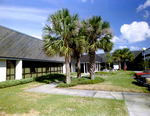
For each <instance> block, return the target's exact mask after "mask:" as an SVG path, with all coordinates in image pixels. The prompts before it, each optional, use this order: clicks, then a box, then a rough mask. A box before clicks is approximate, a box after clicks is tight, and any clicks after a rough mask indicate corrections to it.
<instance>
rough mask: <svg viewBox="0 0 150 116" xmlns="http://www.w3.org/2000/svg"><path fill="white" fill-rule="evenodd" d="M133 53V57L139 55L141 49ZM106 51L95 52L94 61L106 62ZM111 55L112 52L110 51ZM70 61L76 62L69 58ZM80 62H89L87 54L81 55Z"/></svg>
mask: <svg viewBox="0 0 150 116" xmlns="http://www.w3.org/2000/svg"><path fill="white" fill-rule="evenodd" d="M131 52H132V53H133V55H134V58H136V57H138V55H140V53H141V52H142V51H141V50H139V51H131ZM106 54H107V53H102V54H96V56H95V61H98V62H107V57H106ZM111 55H112V53H111ZM71 62H77V60H76V59H74V58H71ZM81 62H89V55H83V56H82V57H81Z"/></svg>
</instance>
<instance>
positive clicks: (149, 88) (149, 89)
mask: <svg viewBox="0 0 150 116" xmlns="http://www.w3.org/2000/svg"><path fill="white" fill-rule="evenodd" d="M132 84H135V85H137V86H140V87H146V89H147V90H148V91H150V86H149V87H148V86H145V85H144V84H142V83H139V82H135V81H133V82H132Z"/></svg>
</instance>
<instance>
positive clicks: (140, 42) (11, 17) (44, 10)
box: [0, 0, 150, 53]
mask: <svg viewBox="0 0 150 116" xmlns="http://www.w3.org/2000/svg"><path fill="white" fill-rule="evenodd" d="M62 8H67V9H68V10H69V11H70V13H71V14H78V15H79V18H80V20H83V19H87V18H91V17H92V16H94V15H96V16H101V17H102V19H103V21H108V22H109V23H110V26H111V29H112V30H113V33H114V34H113V38H112V42H113V43H114V48H113V50H112V52H113V51H114V50H115V49H122V48H129V49H130V50H131V51H135V50H142V48H143V47H145V48H149V47H150V0H0V25H1V26H4V27H7V28H10V29H13V30H16V31H18V32H21V33H24V34H27V35H30V36H33V37H36V38H39V39H42V33H43V27H44V25H45V24H46V23H47V18H48V16H49V15H50V14H53V13H55V12H57V11H58V10H61V9H62ZM97 53H103V50H98V51H97Z"/></svg>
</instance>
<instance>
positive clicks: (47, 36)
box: [43, 9, 78, 83]
mask: <svg viewBox="0 0 150 116" xmlns="http://www.w3.org/2000/svg"><path fill="white" fill-rule="evenodd" d="M47 21H48V24H47V25H46V26H45V27H44V34H43V36H44V42H45V45H44V50H45V52H46V54H47V55H49V56H55V55H58V54H59V55H60V56H65V64H66V83H70V82H71V80H70V67H69V59H70V57H71V53H72V51H73V49H72V43H73V42H72V41H73V37H74V36H76V34H77V28H76V23H77V21H78V15H77V14H76V15H70V13H69V11H68V9H62V10H58V11H57V12H55V13H54V14H52V15H50V16H49V17H48V20H47Z"/></svg>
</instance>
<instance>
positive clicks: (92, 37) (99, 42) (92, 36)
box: [83, 16, 113, 79]
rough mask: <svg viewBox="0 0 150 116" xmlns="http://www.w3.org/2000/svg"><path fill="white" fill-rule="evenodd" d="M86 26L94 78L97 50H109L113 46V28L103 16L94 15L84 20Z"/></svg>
mask: <svg viewBox="0 0 150 116" xmlns="http://www.w3.org/2000/svg"><path fill="white" fill-rule="evenodd" d="M83 24H84V28H85V35H86V41H87V42H88V45H87V53H88V54H89V56H90V60H89V63H90V71H89V72H90V77H91V79H94V75H95V51H97V50H98V49H103V50H104V51H105V52H109V51H110V50H111V49H112V48H113V43H112V42H111V41H110V40H111V39H112V30H111V29H110V25H109V23H108V22H103V21H102V18H101V16H93V17H92V18H91V19H88V20H84V21H83Z"/></svg>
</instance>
